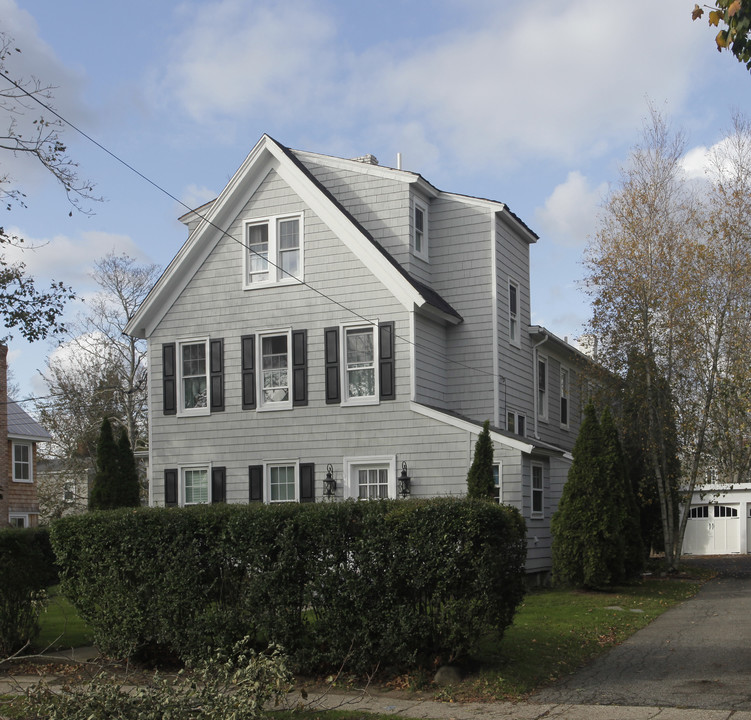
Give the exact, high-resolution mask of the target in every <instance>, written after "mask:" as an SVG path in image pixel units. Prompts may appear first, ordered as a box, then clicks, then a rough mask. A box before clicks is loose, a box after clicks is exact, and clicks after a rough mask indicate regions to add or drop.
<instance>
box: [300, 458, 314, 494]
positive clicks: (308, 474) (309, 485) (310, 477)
mask: <svg viewBox="0 0 751 720" xmlns="http://www.w3.org/2000/svg"><path fill="white" fill-rule="evenodd" d="M315 471H316V466H315V464H314V463H300V502H301V503H304V502H315V501H316V484H315V475H316V472H315Z"/></svg>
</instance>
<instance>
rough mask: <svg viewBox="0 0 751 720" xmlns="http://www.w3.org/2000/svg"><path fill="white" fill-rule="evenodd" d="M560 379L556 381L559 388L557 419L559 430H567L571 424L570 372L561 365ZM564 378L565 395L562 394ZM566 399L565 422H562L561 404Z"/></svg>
mask: <svg viewBox="0 0 751 720" xmlns="http://www.w3.org/2000/svg"><path fill="white" fill-rule="evenodd" d="M559 372H560V377H559V380H558V385H559V386H560V389H559V398H558V412H559V419H560V424H561V428H562V429H564V430H568V427H569V424H570V423H571V371H570V370H569V369H568V368H567V367H566V366H565V365H561V369H560V371H559ZM564 376H565V377H566V386H567V388H566V394H565V395H564V394H563V378H564ZM564 397H565V398H566V422H563V419H562V418H561V417H560V415H561V413H560V408H561V405H562V403H563V398H564Z"/></svg>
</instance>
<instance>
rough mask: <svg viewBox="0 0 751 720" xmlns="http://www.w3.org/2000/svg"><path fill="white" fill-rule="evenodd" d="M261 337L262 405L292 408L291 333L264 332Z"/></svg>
mask: <svg viewBox="0 0 751 720" xmlns="http://www.w3.org/2000/svg"><path fill="white" fill-rule="evenodd" d="M259 339H260V342H259V344H258V345H259V355H260V357H259V363H258V365H259V367H260V373H259V384H260V387H259V390H258V396H259V397H260V400H261V402H260V407H261V408H265V409H267V410H268V409H272V408H273V409H282V408H290V407H292V393H291V392H290V390H291V388H290V380H291V377H290V362H289V361H290V352H289V348H290V333H289V331H286V332H283V333H274V334H267V335H265V334H264V335H260V336H259Z"/></svg>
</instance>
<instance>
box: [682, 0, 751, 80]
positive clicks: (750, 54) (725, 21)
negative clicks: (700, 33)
mask: <svg viewBox="0 0 751 720" xmlns="http://www.w3.org/2000/svg"><path fill="white" fill-rule="evenodd" d="M707 7H709V8H711V9H710V10H709V13H708V15H707V19H708V21H709V26H710V27H716V28H720V30H719V31H718V33H717V35H716V36H715V43H716V45H717V50H718V51H719V52H722V51H723V50H729V51H730V52H731V53H733V55H735V57H736V59H737V60H738V62H742V63H745V64H746V68H747V69H748V70H751V40H750V39H749V36H748V34H749V29H751V7H749V5H748V3H746V4H744V3H742V2H741V0H716V1H715V2H714V4H713V5H710V6H707ZM703 15H704V8H702V7H700V6H699V5H694V9H693V11H692V13H691V18H692V19H693V20H698V19H699V18H701V17H702V16H703ZM721 25H722V27H720V26H721Z"/></svg>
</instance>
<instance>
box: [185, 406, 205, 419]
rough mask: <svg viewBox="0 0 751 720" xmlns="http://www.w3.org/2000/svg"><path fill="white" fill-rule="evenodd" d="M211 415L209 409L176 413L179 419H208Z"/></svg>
mask: <svg viewBox="0 0 751 720" xmlns="http://www.w3.org/2000/svg"><path fill="white" fill-rule="evenodd" d="M209 415H211V411H210V410H209V408H201V409H200V410H181V411H180V412H178V413H177V417H179V418H191V417H208V416H209Z"/></svg>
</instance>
